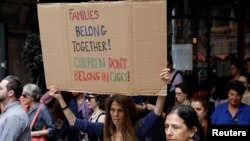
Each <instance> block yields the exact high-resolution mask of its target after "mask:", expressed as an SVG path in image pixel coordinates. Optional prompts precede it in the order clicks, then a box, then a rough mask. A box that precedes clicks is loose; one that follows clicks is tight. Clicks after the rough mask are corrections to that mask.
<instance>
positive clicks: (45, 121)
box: [28, 102, 56, 137]
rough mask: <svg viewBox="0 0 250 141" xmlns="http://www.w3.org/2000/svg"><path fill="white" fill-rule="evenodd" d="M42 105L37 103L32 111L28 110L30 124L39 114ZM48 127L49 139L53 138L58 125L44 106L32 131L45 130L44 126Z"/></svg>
mask: <svg viewBox="0 0 250 141" xmlns="http://www.w3.org/2000/svg"><path fill="white" fill-rule="evenodd" d="M39 106H40V103H39V102H37V103H36V104H35V105H34V106H33V107H32V108H31V109H28V116H29V120H30V123H31V122H32V121H33V118H34V116H35V114H36V112H37V109H38V107H39ZM44 125H46V130H47V131H48V135H47V136H48V137H53V136H54V135H55V131H56V125H55V122H54V120H53V119H52V116H51V114H50V112H49V110H48V108H47V107H46V106H45V105H42V109H41V111H40V113H39V115H38V117H37V119H36V121H35V123H34V125H33V127H32V131H40V130H43V126H44Z"/></svg>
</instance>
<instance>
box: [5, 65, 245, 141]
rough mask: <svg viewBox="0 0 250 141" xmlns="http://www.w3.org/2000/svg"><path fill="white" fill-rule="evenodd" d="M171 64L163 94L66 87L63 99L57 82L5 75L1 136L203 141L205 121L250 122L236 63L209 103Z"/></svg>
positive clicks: (47, 140)
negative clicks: (219, 96)
mask: <svg viewBox="0 0 250 141" xmlns="http://www.w3.org/2000/svg"><path fill="white" fill-rule="evenodd" d="M170 61H171V60H170ZM171 65H172V62H169V65H168V66H169V67H170V68H165V69H163V70H162V72H161V73H160V77H159V79H164V80H166V85H168V86H169V87H168V94H167V95H168V96H136V97H132V96H125V95H120V94H110V95H103V94H97V93H79V92H70V93H71V95H72V97H71V99H70V101H65V97H64V94H63V93H64V92H63V91H61V90H60V88H58V87H57V86H56V85H51V86H49V87H48V91H47V92H46V93H45V94H42V93H41V90H40V88H39V87H38V86H37V85H35V84H32V83H29V84H25V85H23V84H22V83H21V81H20V80H19V79H18V77H16V76H12V75H10V76H7V77H5V78H4V79H3V80H2V81H1V82H0V106H1V116H0V131H1V132H0V140H4V141H29V140H31V141H32V140H33V139H34V138H43V139H44V141H158V140H161V141H165V140H166V141H167V140H176V141H190V140H192V141H207V137H208V130H209V126H210V125H250V114H249V113H250V106H249V100H247V99H248V95H249V82H248V79H247V77H246V76H244V75H242V74H239V73H236V72H237V71H236V69H237V68H236V67H235V66H236V65H235V64H231V68H232V71H234V73H232V79H230V80H229V81H228V85H227V86H226V87H225V94H226V98H224V99H223V100H221V101H220V102H217V103H216V104H214V107H211V104H210V103H211V101H210V98H209V97H204V96H198V95H192V94H191V93H190V91H189V88H188V85H187V83H186V82H185V81H184V78H182V77H183V76H182V75H181V74H178V73H179V72H177V71H176V70H175V69H174V68H172V66H171ZM233 74H234V75H233ZM173 79H178V80H173ZM170 95H171V96H170ZM245 95H246V96H245ZM173 98H174V99H173ZM170 99H172V100H171V102H170V103H168V102H169V100H170ZM55 107H56V108H55ZM60 112H61V114H62V115H60V114H59V113H60ZM59 121H60V122H59Z"/></svg>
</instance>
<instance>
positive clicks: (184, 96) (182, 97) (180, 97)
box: [175, 87, 187, 103]
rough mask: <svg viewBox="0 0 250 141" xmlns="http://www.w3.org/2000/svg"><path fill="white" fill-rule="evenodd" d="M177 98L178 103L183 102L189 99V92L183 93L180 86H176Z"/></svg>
mask: <svg viewBox="0 0 250 141" xmlns="http://www.w3.org/2000/svg"><path fill="white" fill-rule="evenodd" d="M175 98H176V101H177V102H178V103H183V102H184V101H185V100H186V99H187V94H186V93H183V92H182V90H181V89H180V88H178V87H177V88H175Z"/></svg>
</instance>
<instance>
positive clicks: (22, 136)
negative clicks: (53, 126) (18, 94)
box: [0, 101, 31, 141]
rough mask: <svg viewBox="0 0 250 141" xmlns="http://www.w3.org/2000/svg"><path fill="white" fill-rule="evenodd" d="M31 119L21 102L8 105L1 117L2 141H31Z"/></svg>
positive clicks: (0, 134) (0, 135) (0, 138)
mask: <svg viewBox="0 0 250 141" xmlns="http://www.w3.org/2000/svg"><path fill="white" fill-rule="evenodd" d="M30 139H31V132H30V124H29V118H28V115H27V114H26V112H25V110H24V108H23V107H22V105H21V104H20V102H19V101H16V102H13V103H11V104H8V105H6V107H5V108H4V110H3V113H2V115H1V117H0V141H30Z"/></svg>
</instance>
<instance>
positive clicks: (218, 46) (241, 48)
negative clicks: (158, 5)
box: [167, 0, 250, 92]
mask: <svg viewBox="0 0 250 141" xmlns="http://www.w3.org/2000/svg"><path fill="white" fill-rule="evenodd" d="M249 5H250V2H249V1H247V0H220V1H217V0H202V1H201V0H168V5H167V7H168V10H167V13H168V52H169V53H170V54H171V55H172V57H173V60H174V66H175V67H176V69H179V70H181V71H183V72H184V74H185V76H186V77H187V79H188V81H189V82H191V84H192V86H191V88H192V90H193V91H198V92H204V91H205V92H207V91H209V90H210V89H211V87H212V83H213V81H214V79H215V78H223V77H228V76H229V75H230V74H229V65H230V61H231V60H232V59H235V58H238V59H240V60H241V61H243V62H244V66H245V69H246V71H247V73H250V70H249V69H248V68H249V67H248V65H247V64H249V63H247V61H249V57H250V56H249V55H250V43H249V42H250V26H249V22H250V18H249V17H250V11H249V10H248V8H247V7H248V6H249ZM190 56H192V57H190ZM180 64H184V65H180Z"/></svg>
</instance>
